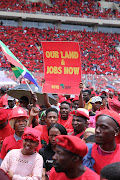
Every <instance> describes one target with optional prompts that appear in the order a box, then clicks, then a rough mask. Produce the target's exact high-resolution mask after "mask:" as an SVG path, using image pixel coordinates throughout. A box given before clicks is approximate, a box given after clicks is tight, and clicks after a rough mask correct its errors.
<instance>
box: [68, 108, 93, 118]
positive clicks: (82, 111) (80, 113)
mask: <svg viewBox="0 0 120 180" xmlns="http://www.w3.org/2000/svg"><path fill="white" fill-rule="evenodd" d="M71 114H73V115H75V116H83V117H86V118H87V119H90V118H89V111H88V110H87V109H84V108H78V109H76V110H74V111H72V112H71Z"/></svg>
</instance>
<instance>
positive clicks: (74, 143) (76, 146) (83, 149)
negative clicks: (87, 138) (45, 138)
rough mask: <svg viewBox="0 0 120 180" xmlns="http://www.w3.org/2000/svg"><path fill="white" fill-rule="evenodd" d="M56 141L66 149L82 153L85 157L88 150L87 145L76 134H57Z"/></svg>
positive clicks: (74, 152) (78, 153)
mask: <svg viewBox="0 0 120 180" xmlns="http://www.w3.org/2000/svg"><path fill="white" fill-rule="evenodd" d="M55 141H56V144H57V145H59V146H61V147H62V148H63V149H64V150H67V151H69V152H72V153H73V154H77V155H80V156H81V157H84V156H85V155H86V154H87V152H88V148H87V145H86V144H85V143H84V141H82V140H81V139H80V138H78V137H76V136H71V135H59V136H56V138H55Z"/></svg>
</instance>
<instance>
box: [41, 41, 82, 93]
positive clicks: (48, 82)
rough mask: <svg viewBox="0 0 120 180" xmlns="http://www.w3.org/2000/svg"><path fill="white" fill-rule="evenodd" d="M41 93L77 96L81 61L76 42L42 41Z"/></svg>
mask: <svg viewBox="0 0 120 180" xmlns="http://www.w3.org/2000/svg"><path fill="white" fill-rule="evenodd" d="M42 48H43V56H44V73H45V74H44V78H45V83H44V85H43V92H46V93H54V94H56V93H57V94H59V93H60V94H79V92H80V89H79V83H80V82H81V60H80V48H79V43H78V42H66V41H65V42H64V41H63V42H61V41H59V42H58V41H54V42H53V41H51V42H49V41H47V42H46V41H44V42H42Z"/></svg>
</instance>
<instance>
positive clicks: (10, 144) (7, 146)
mask: <svg viewBox="0 0 120 180" xmlns="http://www.w3.org/2000/svg"><path fill="white" fill-rule="evenodd" d="M22 146H23V139H21V140H18V141H16V140H15V138H14V134H13V135H11V136H8V137H6V138H5V139H4V141H3V144H2V149H1V159H4V157H5V156H6V154H7V153H8V152H9V151H10V150H12V149H20V148H22Z"/></svg>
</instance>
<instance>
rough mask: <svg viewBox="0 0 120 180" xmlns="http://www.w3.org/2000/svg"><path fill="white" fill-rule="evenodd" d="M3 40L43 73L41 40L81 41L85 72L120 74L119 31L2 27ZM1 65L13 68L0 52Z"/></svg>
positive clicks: (27, 63) (0, 36) (28, 64)
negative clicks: (117, 48)
mask: <svg viewBox="0 0 120 180" xmlns="http://www.w3.org/2000/svg"><path fill="white" fill-rule="evenodd" d="M0 29H1V31H0V39H1V40H2V41H3V42H4V43H5V44H6V45H7V46H8V48H10V50H11V51H12V52H13V54H15V56H16V57H17V58H18V59H19V60H20V61H21V62H22V63H23V64H24V65H25V66H26V67H27V68H28V69H29V70H30V71H34V72H39V73H41V72H43V52H42V47H41V41H45V40H47V41H78V42H79V43H80V49H81V60H82V73H83V74H86V73H87V74H98V75H99V74H101V73H102V74H108V75H110V74H113V75H115V74H116V73H117V74H118V75H120V71H119V69H120V53H119V52H118V51H117V50H116V48H115V47H116V46H118V44H119V42H120V34H110V33H102V32H96V33H95V32H86V31H85V30H84V31H71V30H60V29H58V30H57V29H51V28H49V27H48V29H37V28H28V27H26V28H24V29H23V28H22V27H10V26H0ZM0 62H1V67H4V68H7V69H8V68H10V66H9V63H6V61H5V57H3V56H2V54H0Z"/></svg>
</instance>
